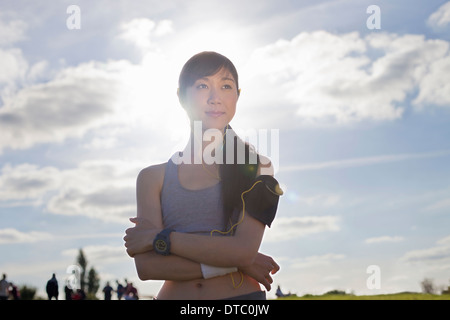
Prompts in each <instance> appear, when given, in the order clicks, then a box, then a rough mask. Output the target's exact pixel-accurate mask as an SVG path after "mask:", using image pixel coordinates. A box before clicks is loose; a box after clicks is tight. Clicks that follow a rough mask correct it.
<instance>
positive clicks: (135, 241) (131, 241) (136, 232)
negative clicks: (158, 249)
mask: <svg viewBox="0 0 450 320" xmlns="http://www.w3.org/2000/svg"><path fill="white" fill-rule="evenodd" d="M130 221H131V222H133V223H134V224H135V226H134V227H132V228H128V229H127V230H126V231H125V234H126V235H125V237H123V240H125V247H126V248H127V253H128V255H129V256H130V257H134V256H135V255H136V254H138V253H143V252H147V251H150V250H153V240H154V239H155V237H156V235H157V234H158V233H160V232H161V229H160V228H156V227H155V226H154V225H153V224H152V223H151V222H150V221H148V220H147V219H143V218H130Z"/></svg>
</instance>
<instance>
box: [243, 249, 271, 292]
mask: <svg viewBox="0 0 450 320" xmlns="http://www.w3.org/2000/svg"><path fill="white" fill-rule="evenodd" d="M239 269H240V270H241V271H242V272H243V273H245V274H246V275H248V276H250V277H252V278H253V279H255V280H256V281H258V282H259V283H261V284H262V285H263V286H264V287H266V289H267V291H270V289H271V286H270V285H271V284H272V282H273V279H272V277H271V275H273V274H275V273H277V272H278V270H280V266H279V265H278V264H277V263H276V262H275V260H273V259H272V257H269V256H266V255H264V254H262V253H259V252H258V254H257V255H256V258H255V260H254V261H253V264H252V265H250V266H248V267H240V268H239Z"/></svg>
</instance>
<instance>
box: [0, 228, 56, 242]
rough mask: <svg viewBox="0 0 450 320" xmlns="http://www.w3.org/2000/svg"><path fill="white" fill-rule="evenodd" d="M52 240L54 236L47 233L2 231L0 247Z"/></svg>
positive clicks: (11, 229)
mask: <svg viewBox="0 0 450 320" xmlns="http://www.w3.org/2000/svg"><path fill="white" fill-rule="evenodd" d="M51 238H52V235H50V234H49V233H46V232H39V231H29V232H22V231H19V230H16V229H13V228H7V229H0V245H1V244H11V243H31V242H37V241H42V240H49V239H51Z"/></svg>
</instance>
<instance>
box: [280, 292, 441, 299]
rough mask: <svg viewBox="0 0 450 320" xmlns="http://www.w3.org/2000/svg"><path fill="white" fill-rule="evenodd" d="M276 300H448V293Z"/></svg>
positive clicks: (403, 293)
mask: <svg viewBox="0 0 450 320" xmlns="http://www.w3.org/2000/svg"><path fill="white" fill-rule="evenodd" d="M277 300H450V294H442V295H438V294H426V293H413V292H401V293H392V294H378V295H370V296H357V295H353V294H323V295H318V296H316V295H310V294H307V295H304V296H302V297H297V296H296V295H293V296H291V297H286V298H281V299H277Z"/></svg>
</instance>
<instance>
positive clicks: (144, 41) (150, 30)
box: [118, 18, 173, 49]
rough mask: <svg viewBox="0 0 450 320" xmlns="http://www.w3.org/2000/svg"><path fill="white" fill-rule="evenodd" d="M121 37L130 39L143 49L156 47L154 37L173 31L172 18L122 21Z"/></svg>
mask: <svg viewBox="0 0 450 320" xmlns="http://www.w3.org/2000/svg"><path fill="white" fill-rule="evenodd" d="M120 29H121V33H120V34H119V35H118V37H119V38H120V39H123V40H126V41H129V42H131V43H133V44H134V45H136V46H137V47H139V48H142V49H150V48H152V47H154V44H153V38H155V37H161V36H164V35H167V34H169V33H172V32H173V23H172V21H170V20H162V21H159V22H157V23H156V22H155V21H153V20H150V19H147V18H136V19H133V20H131V21H128V22H125V23H122V25H121V26H120Z"/></svg>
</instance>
